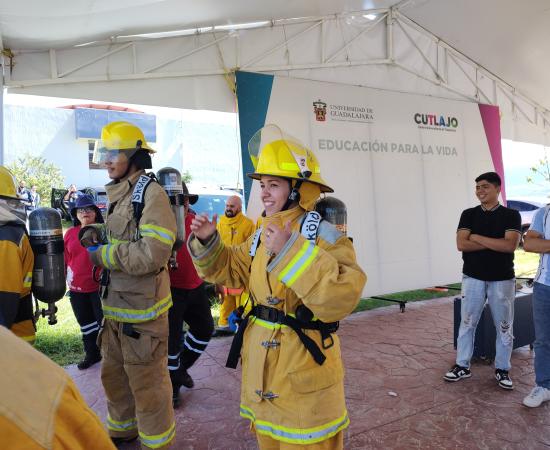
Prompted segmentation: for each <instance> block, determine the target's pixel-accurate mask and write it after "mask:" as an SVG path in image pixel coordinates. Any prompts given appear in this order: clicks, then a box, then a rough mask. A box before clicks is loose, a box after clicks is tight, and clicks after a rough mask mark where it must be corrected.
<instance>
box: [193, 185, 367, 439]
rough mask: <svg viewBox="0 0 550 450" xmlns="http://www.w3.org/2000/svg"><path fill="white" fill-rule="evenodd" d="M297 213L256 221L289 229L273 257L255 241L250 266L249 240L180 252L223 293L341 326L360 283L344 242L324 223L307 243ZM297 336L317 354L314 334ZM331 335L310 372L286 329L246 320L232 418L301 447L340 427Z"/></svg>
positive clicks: (341, 405) (344, 417)
mask: <svg viewBox="0 0 550 450" xmlns="http://www.w3.org/2000/svg"><path fill="white" fill-rule="evenodd" d="M304 185H305V183H304ZM304 213H305V211H304V209H302V208H301V207H299V206H298V207H295V208H293V209H291V210H288V211H281V212H279V213H277V214H275V215H272V216H270V217H266V218H264V219H263V226H264V228H265V226H267V224H269V223H276V224H277V225H278V226H279V227H281V228H282V227H284V225H285V224H286V223H287V222H288V221H290V222H291V229H292V230H293V233H292V235H291V237H290V239H289V241H288V242H287V244H286V245H285V247H284V248H283V249H282V250H281V252H280V253H279V254H278V255H276V256H275V257H273V256H270V255H268V253H267V252H266V250H265V247H264V246H263V244H262V243H261V242H260V245H259V247H258V248H257V252H256V255H255V257H254V258H253V259H252V257H251V256H250V255H249V250H250V248H251V242H252V240H253V237H251V238H250V239H249V240H248V241H247V242H246V243H244V244H242V245H241V246H239V247H232V248H228V247H225V246H224V245H223V243H222V241H221V239H220V236H219V234H218V233H216V235H215V236H214V237H213V238H212V239H211V241H210V242H209V243H207V245H206V246H203V245H201V243H200V242H199V241H198V239H196V238H195V237H194V235H193V234H192V235H191V236H190V238H189V243H188V245H189V248H190V251H191V254H192V256H193V258H194V263H195V266H196V267H197V270H198V271H199V275H200V276H202V277H204V278H205V279H206V280H208V281H210V282H214V283H223V284H225V285H227V286H235V285H237V286H238V285H241V284H243V285H246V286H247V287H248V288H249V291H250V294H251V297H252V298H253V299H254V301H255V302H256V304H260V305H265V306H271V307H274V308H277V309H279V310H282V311H284V312H285V313H286V314H288V315H293V314H294V312H295V311H296V308H297V307H298V306H299V305H300V304H304V305H306V306H307V307H308V308H309V309H310V310H311V311H312V312H313V314H314V316H315V318H316V319H318V320H321V321H323V322H335V321H339V320H341V319H343V318H344V317H346V316H347V315H348V314H350V313H351V311H353V309H354V307H355V306H356V304H357V302H358V301H359V296H360V294H361V292H362V290H363V286H364V285H365V282H366V276H365V274H364V273H363V271H362V270H361V268H360V267H359V266H358V265H357V262H356V259H355V251H354V249H353V246H352V243H351V242H350V240H349V239H348V238H347V237H345V236H344V235H343V234H341V233H340V232H339V231H338V230H336V228H334V226H332V225H331V224H330V223H328V222H326V221H322V222H321V225H320V227H319V232H318V235H317V238H316V241H315V244H314V243H313V242H310V241H309V240H307V239H305V238H304V237H303V236H302V235H301V234H300V225H301V219H302V218H303V216H304ZM304 333H306V334H307V335H308V336H309V337H311V338H312V339H313V340H314V341H315V342H316V343H317V345H318V346H319V348H321V349H322V348H323V347H322V344H321V337H320V333H319V331H317V330H304ZM332 336H333V339H334V345H332V346H331V347H330V348H328V349H323V350H322V351H323V353H324V354H325V356H326V360H325V362H324V364H323V365H318V364H317V363H316V362H315V361H314V360H313V358H312V356H311V355H310V354H309V353H308V352H307V350H306V348H305V347H304V345H303V344H302V342H301V341H300V339H299V337H298V335H297V334H296V333H295V332H294V331H293V330H292V329H291V328H288V327H287V326H284V325H280V324H275V323H271V322H267V321H263V320H261V319H259V318H256V317H251V318H250V320H249V324H248V326H247V328H246V330H245V333H244V342H243V347H242V349H241V358H242V366H243V367H242V388H241V408H240V414H241V416H242V417H245V418H247V419H250V420H251V421H252V422H253V423H254V426H255V428H256V431H257V432H259V433H261V434H264V435H267V436H270V437H272V438H273V439H276V440H279V441H284V442H289V443H292V444H299V445H307V444H313V443H317V442H321V441H324V440H326V439H328V438H330V437H332V436H334V435H335V434H337V433H338V432H340V431H341V430H343V429H344V428H346V427H347V426H348V424H349V418H348V414H347V411H346V405H345V397H344V385H343V377H344V369H343V366H342V360H341V356H340V343H339V340H338V337H337V336H336V335H335V334H333V335H332Z"/></svg>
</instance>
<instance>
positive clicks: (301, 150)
mask: <svg viewBox="0 0 550 450" xmlns="http://www.w3.org/2000/svg"><path fill="white" fill-rule="evenodd" d="M268 145H272V146H276V147H278V151H279V153H286V154H285V155H281V157H280V158H277V159H278V160H277V162H276V165H277V168H278V169H279V170H284V171H290V172H295V177H305V178H307V173H308V172H309V173H311V171H310V170H309V168H308V167H307V160H308V159H309V158H308V154H309V152H310V151H309V149H308V148H307V147H305V146H304V145H303V144H302V143H301V142H300V141H299V140H298V139H296V138H295V137H293V136H291V135H289V134H287V133H285V132H284V131H283V130H281V129H280V128H279V127H278V126H277V125H273V124H270V125H266V126H265V127H263V128H260V129H259V130H258V131H256V133H254V136H252V138H251V139H250V141H249V142H248V153H249V154H250V159H251V160H252V165H253V166H254V169H255V170H258V161H259V159H260V154H261V152H262V151H263V150H264V149H265V148H266V147H267V146H268Z"/></svg>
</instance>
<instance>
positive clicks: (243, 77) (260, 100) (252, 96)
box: [236, 71, 274, 206]
mask: <svg viewBox="0 0 550 450" xmlns="http://www.w3.org/2000/svg"><path fill="white" fill-rule="evenodd" d="M236 76H237V101H238V105H239V127H240V133H241V158H242V162H243V174H244V176H243V181H244V198H245V204H246V205H247V206H248V200H249V197H250V189H251V188H252V180H251V179H250V178H248V177H247V176H246V174H247V173H252V172H254V167H253V166H252V161H250V156H249V154H248V141H249V140H250V138H251V137H252V136H253V135H254V133H255V132H256V131H258V130H259V129H260V128H262V127H263V126H264V125H265V117H266V115H267V108H268V106H269V99H270V97H271V88H272V87H273V78H274V77H273V75H265V74H260V73H252V72H241V71H238V72H237V74H236Z"/></svg>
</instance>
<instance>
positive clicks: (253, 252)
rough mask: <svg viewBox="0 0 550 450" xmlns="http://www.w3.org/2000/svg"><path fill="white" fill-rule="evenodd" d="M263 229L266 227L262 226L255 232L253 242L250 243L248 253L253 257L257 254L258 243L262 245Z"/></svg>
mask: <svg viewBox="0 0 550 450" xmlns="http://www.w3.org/2000/svg"><path fill="white" fill-rule="evenodd" d="M263 229H264V227H263V226H261V227H260V228H258V229H257V230H256V232H255V233H254V239H252V244H250V250H249V251H248V254H249V255H250V256H252V258H254V256H256V250H258V245H260V236H261V234H262V230H263Z"/></svg>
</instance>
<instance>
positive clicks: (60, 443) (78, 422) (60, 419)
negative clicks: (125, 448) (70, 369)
mask: <svg viewBox="0 0 550 450" xmlns="http://www.w3.org/2000/svg"><path fill="white" fill-rule="evenodd" d="M92 443H93V444H92ZM92 447H93V448H94V450H113V449H115V446H114V445H113V443H112V441H111V439H110V438H109V435H108V434H107V431H106V429H105V427H104V426H103V424H102V423H101V421H100V420H99V418H98V417H97V416H96V415H95V413H94V412H93V411H92V410H91V409H90V408H89V407H88V405H87V404H86V402H85V401H84V399H83V398H82V396H81V395H80V393H79V392H78V389H77V388H76V386H75V385H74V383H73V381H72V380H69V382H68V383H67V386H66V387H65V390H64V392H63V395H62V397H61V401H60V402H59V408H58V410H57V414H56V416H55V424H54V439H53V448H54V450H61V449H63V450H87V449H90V448H92Z"/></svg>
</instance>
